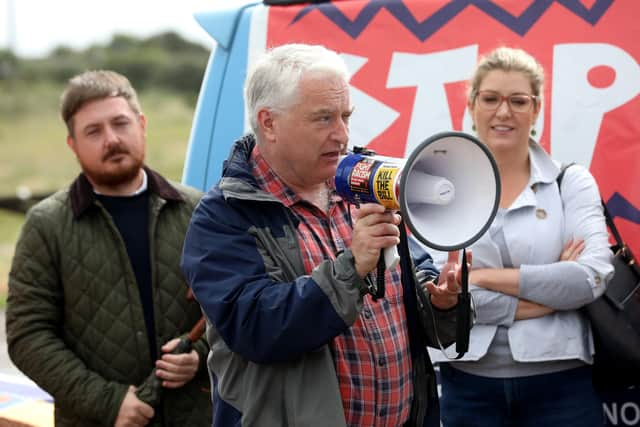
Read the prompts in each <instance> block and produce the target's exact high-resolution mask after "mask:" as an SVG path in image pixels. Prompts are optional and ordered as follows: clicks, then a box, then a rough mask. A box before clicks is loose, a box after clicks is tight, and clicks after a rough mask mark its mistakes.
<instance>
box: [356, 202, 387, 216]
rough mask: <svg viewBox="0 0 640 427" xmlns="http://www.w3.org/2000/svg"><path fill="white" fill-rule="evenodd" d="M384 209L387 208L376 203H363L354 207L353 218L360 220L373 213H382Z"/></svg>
mask: <svg viewBox="0 0 640 427" xmlns="http://www.w3.org/2000/svg"><path fill="white" fill-rule="evenodd" d="M386 210H387V208H385V207H384V206H382V205H378V204H376V203H363V204H361V205H360V206H358V207H357V208H356V209H355V212H354V214H355V215H354V217H355V218H354V219H355V220H360V219H362V218H363V217H366V216H369V215H371V214H374V213H384V211H386Z"/></svg>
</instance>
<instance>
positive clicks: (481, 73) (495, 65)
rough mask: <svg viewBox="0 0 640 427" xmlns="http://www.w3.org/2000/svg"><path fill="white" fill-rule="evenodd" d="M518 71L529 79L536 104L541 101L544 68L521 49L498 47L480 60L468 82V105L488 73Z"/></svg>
mask: <svg viewBox="0 0 640 427" xmlns="http://www.w3.org/2000/svg"><path fill="white" fill-rule="evenodd" d="M493 70H501V71H518V72H521V73H523V74H524V75H526V76H527V77H528V78H529V81H530V83H531V92H532V93H533V95H534V96H536V97H537V99H538V102H541V99H542V88H543V85H544V68H542V65H540V63H539V62H538V61H537V60H536V59H535V58H534V57H533V56H531V55H530V54H529V53H527V52H525V51H524V50H522V49H515V48H510V47H504V46H503V47H499V48H496V49H494V50H493V51H491V52H489V53H488V54H487V55H485V56H484V57H483V58H481V59H480V62H478V65H477V67H476V69H475V72H474V73H473V77H472V78H471V80H470V82H469V86H470V87H469V95H468V100H469V103H471V102H473V101H474V100H475V97H476V95H477V94H478V88H479V87H480V84H482V81H483V80H484V78H485V77H486V76H487V74H489V72H490V71H493Z"/></svg>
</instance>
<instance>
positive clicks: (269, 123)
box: [258, 108, 276, 142]
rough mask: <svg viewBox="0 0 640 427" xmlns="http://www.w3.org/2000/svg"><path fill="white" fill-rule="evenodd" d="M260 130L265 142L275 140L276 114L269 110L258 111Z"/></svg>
mask: <svg viewBox="0 0 640 427" xmlns="http://www.w3.org/2000/svg"><path fill="white" fill-rule="evenodd" d="M258 128H259V129H260V133H261V134H262V139H263V140H264V141H265V142H271V141H274V140H275V138H276V135H275V129H274V114H273V112H272V111H271V110H269V109H268V108H261V109H260V110H259V111H258Z"/></svg>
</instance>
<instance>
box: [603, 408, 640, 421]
mask: <svg viewBox="0 0 640 427" xmlns="http://www.w3.org/2000/svg"><path fill="white" fill-rule="evenodd" d="M603 406H604V414H605V416H606V418H607V421H608V422H609V423H611V424H612V425H614V426H617V425H624V426H635V425H638V423H640V406H638V404H637V403H634V402H625V403H623V404H622V406H620V411H618V402H612V403H610V404H606V403H605V404H604V405H603ZM620 421H622V424H620Z"/></svg>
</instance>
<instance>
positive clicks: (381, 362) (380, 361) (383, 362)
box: [378, 357, 386, 366]
mask: <svg viewBox="0 0 640 427" xmlns="http://www.w3.org/2000/svg"><path fill="white" fill-rule="evenodd" d="M385 363H386V362H385V360H384V357H381V358H379V359H378V366H384V365H385Z"/></svg>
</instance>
